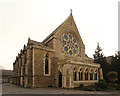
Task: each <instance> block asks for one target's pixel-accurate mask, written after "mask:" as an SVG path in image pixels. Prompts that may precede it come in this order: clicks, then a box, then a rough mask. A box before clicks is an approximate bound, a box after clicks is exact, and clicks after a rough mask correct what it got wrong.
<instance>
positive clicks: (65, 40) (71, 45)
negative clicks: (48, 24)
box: [62, 33, 79, 55]
mask: <svg viewBox="0 0 120 96" xmlns="http://www.w3.org/2000/svg"><path fill="white" fill-rule="evenodd" d="M62 45H63V50H64V52H65V53H67V54H69V55H77V54H79V53H78V52H79V47H78V42H77V39H76V38H75V36H73V34H70V33H66V34H64V35H63V36H62Z"/></svg>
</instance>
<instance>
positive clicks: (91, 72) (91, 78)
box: [90, 69, 93, 80]
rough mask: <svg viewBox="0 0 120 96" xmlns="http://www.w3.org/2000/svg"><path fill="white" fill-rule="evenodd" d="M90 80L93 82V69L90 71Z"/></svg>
mask: <svg viewBox="0 0 120 96" xmlns="http://www.w3.org/2000/svg"><path fill="white" fill-rule="evenodd" d="M90 80H93V69H91V70H90Z"/></svg>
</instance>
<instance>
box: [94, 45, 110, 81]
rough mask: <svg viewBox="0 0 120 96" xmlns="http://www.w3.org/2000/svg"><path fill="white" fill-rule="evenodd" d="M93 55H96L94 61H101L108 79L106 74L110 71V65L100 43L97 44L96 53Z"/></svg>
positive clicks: (104, 74) (104, 75) (104, 76)
mask: <svg viewBox="0 0 120 96" xmlns="http://www.w3.org/2000/svg"><path fill="white" fill-rule="evenodd" d="M93 57H94V63H99V64H100V66H101V68H102V70H103V78H104V79H107V77H106V74H107V73H108V71H109V66H108V63H107V61H106V57H104V55H103V52H102V49H101V47H100V46H99V43H98V44H97V48H96V50H95V54H93Z"/></svg>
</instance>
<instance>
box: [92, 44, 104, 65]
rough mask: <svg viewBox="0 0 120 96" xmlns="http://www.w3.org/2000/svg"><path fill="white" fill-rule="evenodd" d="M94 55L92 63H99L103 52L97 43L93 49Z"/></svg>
mask: <svg viewBox="0 0 120 96" xmlns="http://www.w3.org/2000/svg"><path fill="white" fill-rule="evenodd" d="M93 57H94V63H101V59H102V58H103V52H102V49H101V47H100V46H99V43H98V44H97V48H96V50H95V54H94V55H93Z"/></svg>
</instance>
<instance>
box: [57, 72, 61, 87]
mask: <svg viewBox="0 0 120 96" xmlns="http://www.w3.org/2000/svg"><path fill="white" fill-rule="evenodd" d="M58 80H59V83H58V84H59V87H62V73H61V72H60V74H59V79H58Z"/></svg>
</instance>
